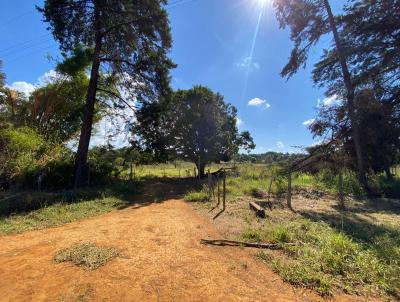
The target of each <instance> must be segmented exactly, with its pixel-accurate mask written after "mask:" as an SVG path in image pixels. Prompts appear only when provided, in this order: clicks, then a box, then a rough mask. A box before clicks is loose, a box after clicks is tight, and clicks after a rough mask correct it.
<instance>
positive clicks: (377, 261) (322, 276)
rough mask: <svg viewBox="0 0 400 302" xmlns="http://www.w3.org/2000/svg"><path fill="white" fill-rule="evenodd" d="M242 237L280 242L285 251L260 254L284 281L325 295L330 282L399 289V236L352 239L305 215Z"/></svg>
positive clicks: (356, 288) (354, 289) (358, 288)
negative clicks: (372, 239)
mask: <svg viewBox="0 0 400 302" xmlns="http://www.w3.org/2000/svg"><path fill="white" fill-rule="evenodd" d="M365 232H368V230H365ZM241 237H242V238H243V239H245V240H248V241H264V242H271V243H278V244H280V245H281V247H282V250H283V251H284V255H283V256H282V255H281V254H280V255H277V257H275V258H273V257H271V255H270V254H269V255H268V256H266V255H264V254H259V255H258V257H259V258H261V259H262V260H264V261H265V262H268V263H269V264H270V265H271V266H272V268H273V269H274V270H275V271H276V272H278V273H279V274H280V275H281V276H282V277H283V278H284V279H285V280H286V281H288V282H290V283H292V284H295V285H299V286H303V287H308V288H312V289H315V290H316V291H317V292H319V293H320V294H321V295H323V296H329V295H331V294H332V289H333V288H334V287H337V288H341V289H342V290H344V291H345V292H348V293H352V294H362V293H367V292H374V293H376V294H392V295H396V293H399V292H400V281H399V276H400V262H399V260H398V259H399V253H400V246H399V245H398V241H397V240H399V237H397V238H396V237H391V236H384V237H379V238H380V240H377V241H375V242H374V243H366V242H362V241H356V240H354V239H353V238H352V237H351V236H349V235H347V234H345V233H343V232H340V231H338V230H337V229H335V228H333V227H331V226H330V225H328V224H327V223H324V222H314V221H311V220H309V219H305V218H296V219H293V220H291V221H281V222H279V221H278V222H277V221H273V222H266V223H265V225H264V226H263V228H261V229H258V230H255V229H254V230H246V231H244V232H243V233H242V235H241ZM371 237H372V236H371ZM272 258H273V259H272Z"/></svg>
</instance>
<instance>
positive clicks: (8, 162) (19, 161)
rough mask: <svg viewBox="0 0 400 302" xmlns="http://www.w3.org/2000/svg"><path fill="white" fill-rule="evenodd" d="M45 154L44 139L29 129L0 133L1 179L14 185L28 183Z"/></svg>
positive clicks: (6, 130) (2, 131) (5, 130)
mask: <svg viewBox="0 0 400 302" xmlns="http://www.w3.org/2000/svg"><path fill="white" fill-rule="evenodd" d="M44 153H45V143H44V140H43V138H42V137H41V136H40V135H39V134H38V133H36V132H35V131H34V130H33V129H31V128H28V127H22V128H18V129H15V128H7V129H3V130H1V131H0V161H1V163H2V165H1V167H0V177H1V178H2V179H3V180H4V181H6V182H8V183H14V184H17V185H18V184H22V183H24V182H26V179H25V177H26V176H29V175H32V174H34V173H35V171H36V170H37V169H38V167H39V165H40V158H41V157H42V155H43V154H44Z"/></svg>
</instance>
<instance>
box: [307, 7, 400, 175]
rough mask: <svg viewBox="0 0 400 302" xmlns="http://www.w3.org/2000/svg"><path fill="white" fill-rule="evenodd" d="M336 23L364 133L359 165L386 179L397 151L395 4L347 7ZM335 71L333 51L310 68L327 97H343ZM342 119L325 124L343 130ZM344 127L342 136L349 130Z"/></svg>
mask: <svg viewBox="0 0 400 302" xmlns="http://www.w3.org/2000/svg"><path fill="white" fill-rule="evenodd" d="M338 21H339V25H340V27H341V28H342V31H341V39H342V41H343V48H344V49H345V52H346V54H347V62H348V67H349V69H350V71H351V74H352V80H353V85H354V87H355V100H356V101H355V107H356V109H357V114H356V119H357V120H358V124H359V125H360V128H361V129H363V132H362V135H361V137H360V144H361V146H362V149H363V160H364V162H365V165H366V168H369V169H371V170H372V171H375V172H381V171H383V170H384V171H386V173H387V175H388V176H389V177H390V173H389V172H388V171H389V168H388V166H389V165H390V164H394V163H395V161H396V154H397V153H398V152H399V145H400V141H399V140H400V139H399V135H398V133H399V132H398V131H399V129H398V128H399V126H398V125H399V124H400V123H399V117H400V116H399V112H400V111H399V109H400V108H399V106H400V85H399V79H400V77H399V72H400V33H399V28H400V2H399V1H389V0H380V1H372V0H358V1H352V2H351V5H348V6H347V7H345V11H344V15H343V16H341V17H340V18H338ZM340 69H341V66H340V62H339V61H338V56H337V54H336V49H332V50H330V51H326V52H325V53H324V55H323V57H322V59H321V60H320V62H318V63H317V64H316V66H315V68H314V71H313V77H314V82H315V83H316V84H318V85H319V86H325V87H327V88H328V93H329V94H330V95H335V94H336V95H342V94H343V85H342V82H343V80H342V77H341V75H340ZM347 118H348V116H347V114H346V112H343V113H341V114H340V115H339V116H335V115H331V121H330V122H328V123H330V124H333V123H342V124H343V122H342V121H346V119H347ZM324 119H325V122H324V123H325V124H326V123H327V117H326V116H325V118H324ZM343 126H344V128H346V131H348V130H349V129H350V128H351V125H350V124H343ZM323 128H324V127H323ZM324 129H325V130H326V132H327V131H329V129H328V128H326V127H325V128H324ZM346 131H344V130H341V131H338V132H337V134H340V133H343V132H346ZM321 133H322V134H323V132H321Z"/></svg>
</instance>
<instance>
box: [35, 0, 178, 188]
mask: <svg viewBox="0 0 400 302" xmlns="http://www.w3.org/2000/svg"><path fill="white" fill-rule="evenodd" d="M165 4H166V0H46V1H45V3H44V7H43V8H39V11H40V12H42V13H43V15H44V21H45V22H48V23H49V25H50V26H49V28H50V29H51V30H52V33H53V36H54V37H55V39H56V40H57V41H58V42H59V43H60V48H61V50H62V51H64V52H67V53H68V52H70V51H72V50H73V49H74V47H75V46H76V45H78V44H83V45H85V46H87V47H89V48H90V49H92V53H91V61H92V63H91V72H90V81H89V85H88V90H87V94H86V106H85V112H84V116H83V122H82V129H81V135H80V139H79V146H78V151H77V155H76V161H75V176H74V185H75V187H78V186H82V185H85V184H86V182H87V154H88V148H89V142H90V137H91V132H92V124H93V115H94V108H95V103H96V94H97V92H98V91H103V92H104V93H109V94H110V95H111V96H113V97H115V95H116V94H118V98H117V99H119V100H122V99H123V98H122V97H121V95H120V94H119V93H118V92H116V91H109V90H108V88H107V87H102V85H101V84H102V83H101V79H100V73H101V70H102V69H104V71H105V72H104V73H107V74H112V75H115V76H117V77H118V81H119V84H120V86H123V87H124V92H125V94H127V93H129V95H130V99H131V100H134V99H138V100H139V101H142V102H146V101H147V102H148V101H151V100H152V99H155V98H157V97H158V96H159V95H160V94H161V93H162V92H163V91H164V90H165V89H168V86H169V76H168V70H169V69H170V68H172V67H173V63H172V62H171V61H170V60H169V59H168V57H167V52H168V50H169V49H170V47H171V43H172V41H171V35H170V28H169V23H168V16H167V12H166V10H165V8H164V5H165ZM124 102H126V100H124Z"/></svg>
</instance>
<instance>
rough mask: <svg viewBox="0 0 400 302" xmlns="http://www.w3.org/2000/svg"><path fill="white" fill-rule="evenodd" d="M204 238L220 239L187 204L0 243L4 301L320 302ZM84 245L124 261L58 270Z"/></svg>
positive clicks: (242, 253)
mask: <svg viewBox="0 0 400 302" xmlns="http://www.w3.org/2000/svg"><path fill="white" fill-rule="evenodd" d="M203 238H220V234H219V233H218V231H217V230H216V229H215V228H214V226H213V225H212V224H211V223H210V222H209V221H208V220H207V219H206V218H204V217H202V216H200V214H198V213H197V212H195V211H194V210H193V209H192V207H191V206H190V205H189V204H186V203H185V202H183V201H181V200H169V201H166V202H163V203H154V204H150V205H145V206H144V205H137V206H132V207H129V208H126V209H123V210H116V211H113V212H111V213H109V214H106V215H102V216H98V217H94V218H91V219H87V220H82V221H78V222H74V223H70V224H67V225H64V226H61V227H56V228H51V229H45V230H40V231H32V232H28V233H24V234H21V235H16V236H5V237H0V300H1V301H13V302H15V301H317V300H320V298H319V297H318V296H316V295H314V294H312V293H310V292H306V291H304V290H301V289H295V288H293V287H292V286H290V285H288V284H287V283H284V282H282V280H281V279H280V278H279V276H278V275H276V274H274V273H273V272H271V271H270V270H268V268H267V267H266V266H265V265H263V264H262V263H260V262H258V261H257V260H255V259H254V257H252V256H251V252H249V250H247V249H242V248H238V247H218V246H207V245H202V244H201V243H200V239H203ZM83 241H93V242H95V243H98V244H100V245H107V246H113V247H116V248H118V249H119V250H120V252H121V255H120V257H117V258H115V259H114V260H112V261H110V262H109V263H107V264H106V265H105V266H103V267H101V268H99V269H97V270H95V271H92V272H88V271H85V270H84V269H82V268H79V267H75V266H73V265H72V264H70V263H61V264H55V263H53V261H52V259H53V256H54V254H55V253H56V252H57V251H58V250H60V249H63V248H66V247H69V246H71V245H72V244H75V243H78V242H83ZM345 300H346V299H343V300H341V301H345Z"/></svg>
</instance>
